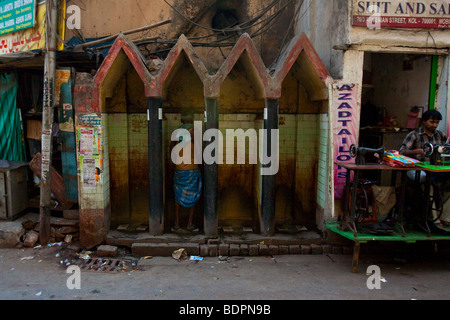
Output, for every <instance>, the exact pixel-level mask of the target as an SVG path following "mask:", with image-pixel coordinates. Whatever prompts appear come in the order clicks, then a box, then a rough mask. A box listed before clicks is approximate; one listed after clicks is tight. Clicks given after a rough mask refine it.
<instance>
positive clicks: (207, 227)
mask: <svg viewBox="0 0 450 320" xmlns="http://www.w3.org/2000/svg"><path fill="white" fill-rule="evenodd" d="M205 104H206V126H205V130H209V129H219V102H218V99H217V98H206V99H205ZM211 143H217V144H218V143H219V142H218V141H213V142H211V141H207V142H205V147H207V146H208V145H209V144H211ZM216 150H217V151H218V150H219V148H216ZM215 156H216V157H217V159H218V157H219V155H218V154H216V155H215ZM204 175H205V176H204V178H203V181H204V183H203V186H204V187H203V190H204V199H205V200H204V201H205V204H204V218H203V219H204V232H205V235H206V236H207V237H211V238H216V237H218V227H219V221H218V214H217V193H218V181H219V165H218V163H217V162H216V163H214V164H210V165H208V164H205V165H204Z"/></svg>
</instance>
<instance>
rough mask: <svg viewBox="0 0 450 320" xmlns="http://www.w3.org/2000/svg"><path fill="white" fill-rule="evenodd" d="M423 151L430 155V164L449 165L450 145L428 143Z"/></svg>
mask: <svg viewBox="0 0 450 320" xmlns="http://www.w3.org/2000/svg"><path fill="white" fill-rule="evenodd" d="M423 152H424V153H425V156H427V157H430V164H431V165H435V166H439V165H448V164H449V163H450V145H443V146H441V145H437V144H436V145H432V144H431V143H426V144H425V145H424V146H423Z"/></svg>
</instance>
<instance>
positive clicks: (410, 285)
mask: <svg viewBox="0 0 450 320" xmlns="http://www.w3.org/2000/svg"><path fill="white" fill-rule="evenodd" d="M367 249H368V247H366V250H365V247H364V246H362V251H361V258H360V263H359V270H358V273H356V274H354V273H352V272H351V260H352V255H333V254H328V255H326V254H323V255H311V254H310V255H283V256H274V257H270V256H268V257H265V256H258V257H250V256H246V257H229V258H228V259H226V258H225V257H223V258H221V259H220V258H219V257H206V258H204V259H203V260H201V261H191V260H189V259H188V258H187V259H183V260H180V261H178V260H175V259H174V258H172V257H148V258H147V259H143V258H140V259H138V258H133V257H129V256H126V255H125V256H122V258H123V259H128V260H127V261H128V262H129V264H128V267H127V269H126V270H125V269H121V271H120V272H114V273H105V272H100V271H92V270H91V271H85V270H83V269H82V270H81V276H80V282H79V284H80V289H73V290H70V289H68V287H67V280H68V279H69V277H70V276H71V275H72V274H68V273H66V267H65V266H63V264H64V261H66V263H67V261H69V259H68V260H65V259H67V258H68V257H69V255H68V251H67V249H66V250H64V249H62V248H61V247H59V246H53V247H45V248H37V249H1V250H0V299H2V300H23V299H26V300H100V299H102V300H118V299H121V300H261V299H262V300H302V299H308V300H319V299H320V300H323V299H327V300H335V299H343V300H355V299H363V300H366V299H381V300H397V299H398V300H411V299H418V300H444V299H449V298H450V292H449V290H448V288H449V285H450V263H449V262H450V261H449V259H448V252H447V251H446V252H444V253H441V254H439V252H438V253H437V254H436V253H434V252H425V253H422V252H421V253H420V256H419V255H416V256H414V255H410V254H408V255H405V254H397V253H395V252H397V251H395V250H394V251H393V252H386V253H385V254H379V253H377V254H369V253H368V251H369V250H367ZM61 261H62V262H63V264H61ZM369 265H377V266H379V267H380V271H381V277H380V279H381V282H380V285H381V289H379V290H378V289H374V290H369V289H368V287H367V280H368V278H369V276H368V275H366V270H367V267H368V266H369ZM119 269H120V268H119ZM72 283H75V282H72Z"/></svg>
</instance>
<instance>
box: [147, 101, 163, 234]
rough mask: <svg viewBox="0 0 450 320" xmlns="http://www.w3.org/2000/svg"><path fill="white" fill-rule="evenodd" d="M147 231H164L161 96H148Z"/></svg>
mask: <svg viewBox="0 0 450 320" xmlns="http://www.w3.org/2000/svg"><path fill="white" fill-rule="evenodd" d="M147 105H148V119H147V120H148V161H149V164H148V168H149V170H148V171H149V181H150V186H149V211H150V212H149V231H150V234H151V235H155V236H156V235H162V234H163V233H164V198H163V197H164V190H163V188H164V181H163V177H164V172H163V171H164V166H163V151H162V114H161V113H162V98H148V100H147Z"/></svg>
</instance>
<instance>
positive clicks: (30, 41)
mask: <svg viewBox="0 0 450 320" xmlns="http://www.w3.org/2000/svg"><path fill="white" fill-rule="evenodd" d="M46 9H47V8H46V5H45V3H44V4H41V5H39V6H38V8H37V15H36V24H35V26H34V27H33V28H29V29H26V30H20V31H16V32H13V33H10V34H6V35H3V36H0V54H6V53H15V52H24V51H31V50H40V49H44V48H45V37H46V32H45V30H46V19H45V16H46V11H47V10H46ZM65 11H66V1H63V5H62V6H61V12H60V14H59V26H58V32H59V34H60V37H62V38H63V39H64V33H65ZM57 49H58V50H60V51H61V50H63V49H64V43H62V42H61V41H58V46H57Z"/></svg>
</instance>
